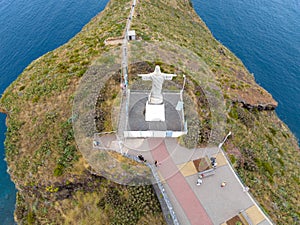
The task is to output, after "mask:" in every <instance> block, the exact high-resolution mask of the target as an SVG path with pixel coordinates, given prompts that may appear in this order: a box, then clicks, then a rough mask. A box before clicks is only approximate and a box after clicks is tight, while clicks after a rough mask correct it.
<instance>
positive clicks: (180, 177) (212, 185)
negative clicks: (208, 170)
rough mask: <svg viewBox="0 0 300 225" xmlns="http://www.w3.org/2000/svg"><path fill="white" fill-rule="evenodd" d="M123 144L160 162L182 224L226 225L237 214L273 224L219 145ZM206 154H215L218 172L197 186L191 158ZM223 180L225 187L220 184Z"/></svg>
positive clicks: (157, 140)
mask: <svg viewBox="0 0 300 225" xmlns="http://www.w3.org/2000/svg"><path fill="white" fill-rule="evenodd" d="M124 144H125V146H126V152H128V153H129V154H132V155H137V154H142V155H143V156H144V158H145V159H146V160H147V161H148V162H150V163H154V161H155V160H157V161H158V163H159V166H158V167H157V171H158V173H159V175H160V177H161V181H162V183H163V185H164V187H165V190H166V192H167V194H168V196H169V198H170V200H171V203H172V205H173V208H174V210H175V212H176V216H177V218H178V220H179V223H180V224H183V225H190V224H191V225H194V224H196V225H198V224H205V225H206V224H207V225H209V224H216V225H219V224H224V225H225V224H226V223H225V221H227V220H229V219H230V218H232V217H234V216H239V217H242V218H243V219H244V221H249V222H250V223H249V224H256V225H270V224H272V223H271V222H270V221H269V220H268V218H266V217H265V215H264V214H263V213H262V211H261V210H260V209H259V208H258V206H257V205H256V203H255V202H254V200H253V199H252V198H251V196H250V195H249V193H248V192H247V191H246V190H245V187H244V186H243V185H242V184H241V183H240V181H239V180H238V178H237V177H236V175H235V173H234V171H233V170H232V168H231V166H230V165H229V164H228V161H227V160H226V158H225V156H224V155H223V152H222V151H220V150H219V149H218V148H217V147H210V148H203V149H193V150H191V149H186V148H184V147H182V146H179V145H178V143H177V140H176V139H174V138H165V139H162V138H148V139H141V138H138V139H127V140H126V142H125V143H124ZM204 156H208V157H210V156H215V157H216V160H217V163H218V166H217V168H216V170H215V175H213V176H209V177H204V178H203V184H201V185H200V186H197V185H196V182H197V178H198V173H197V170H196V169H195V167H194V164H193V163H192V161H193V160H195V159H199V158H202V157H204ZM224 181H225V182H226V186H225V187H221V183H222V182H224Z"/></svg>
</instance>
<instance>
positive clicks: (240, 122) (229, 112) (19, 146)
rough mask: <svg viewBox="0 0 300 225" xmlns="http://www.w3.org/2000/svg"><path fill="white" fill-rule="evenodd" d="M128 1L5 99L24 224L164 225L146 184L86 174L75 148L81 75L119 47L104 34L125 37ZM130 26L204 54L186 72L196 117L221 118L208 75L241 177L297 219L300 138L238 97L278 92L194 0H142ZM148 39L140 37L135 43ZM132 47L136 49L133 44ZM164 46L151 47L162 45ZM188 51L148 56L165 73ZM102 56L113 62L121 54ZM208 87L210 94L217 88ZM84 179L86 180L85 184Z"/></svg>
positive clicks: (270, 205)
mask: <svg viewBox="0 0 300 225" xmlns="http://www.w3.org/2000/svg"><path fill="white" fill-rule="evenodd" d="M130 4H131V2H130V1H129V0H120V1H115V0H113V1H110V3H109V4H108V6H109V8H108V9H106V10H104V11H103V13H101V14H100V15H98V16H96V17H95V18H94V19H92V21H91V22H90V23H89V24H88V25H87V26H85V27H84V28H83V30H82V31H81V32H80V33H79V34H78V35H76V36H75V37H74V38H73V39H71V40H70V41H69V42H68V43H66V44H65V45H63V46H62V47H60V48H58V49H56V50H54V51H51V52H49V53H47V54H45V55H44V56H43V57H41V58H39V59H37V60H35V61H34V62H32V63H31V64H30V65H29V66H28V67H27V68H26V69H25V70H24V71H23V72H22V74H21V75H20V76H19V77H18V78H17V80H16V81H15V82H14V83H13V84H12V85H10V87H9V88H8V89H7V90H6V91H5V93H4V94H3V96H2V97H1V100H0V108H1V109H2V111H3V110H4V111H6V112H7V114H8V119H7V127H8V128H7V133H6V140H5V148H6V158H7V162H8V165H9V167H10V173H11V177H12V179H13V181H15V182H16V183H17V184H18V188H20V192H19V193H18V195H17V207H16V217H17V219H18V222H19V223H23V224H87V223H90V222H92V223H95V224H97V223H102V224H109V223H115V224H118V223H120V221H122V220H126V221H127V220H128V224H137V223H140V224H147V223H152V224H163V219H162V214H161V212H160V209H159V205H158V204H157V199H156V197H154V195H153V191H152V190H151V188H149V187H148V186H147V187H145V188H142V190H139V188H137V189H134V188H133V189H131V188H129V187H125V186H118V185H116V184H113V183H112V182H109V181H108V180H105V179H103V178H102V180H101V182H100V181H99V182H100V183H97V182H96V181H95V182H94V180H93V179H95V178H94V177H93V176H92V175H91V174H90V173H87V172H86V171H90V170H91V168H90V167H89V165H88V164H87V162H85V160H84V159H83V157H82V156H81V154H80V152H79V151H78V150H77V147H76V143H75V141H74V137H73V132H72V124H71V120H70V118H71V116H72V103H73V99H74V92H75V90H76V88H77V87H78V84H79V82H80V79H81V77H82V76H83V75H84V73H85V72H86V71H87V69H88V68H89V67H90V66H91V65H92V64H93V63H94V62H95V61H97V59H99V57H100V56H101V55H103V53H105V52H107V51H109V50H110V48H113V47H112V46H110V47H109V46H105V45H104V40H105V39H107V38H111V37H116V36H122V35H123V30H124V27H125V22H126V18H127V17H128V14H129V9H130ZM157 12H160V13H157ZM170 15H171V16H170ZM132 29H134V30H136V33H137V35H138V38H142V39H143V41H149V42H150V43H156V44H157V43H161V42H162V41H165V42H166V43H171V44H170V45H168V46H160V48H161V49H164V50H165V51H166V50H170V49H168V48H169V47H170V48H171V47H173V46H172V44H175V45H178V46H181V47H182V48H181V49H179V48H176V49H175V50H174V49H173V50H174V51H178V50H182V49H189V50H190V51H192V52H193V53H195V54H196V55H197V56H199V57H201V61H199V65H200V67H199V68H198V67H197V68H198V69H197V71H196V72H191V71H190V73H187V74H186V75H187V76H188V75H189V76H190V77H188V78H189V81H190V82H189V83H187V86H188V87H187V90H188V93H189V95H190V96H192V102H193V103H196V104H197V105H198V108H197V107H195V111H197V112H196V115H197V114H198V116H200V118H197V119H198V120H199V121H200V122H202V123H203V124H205V125H206V126H207V128H210V126H212V125H214V121H213V120H214V119H216V118H215V117H213V116H212V113H213V112H211V111H210V110H209V109H207V110H206V107H205V106H206V102H205V101H204V102H201V101H200V100H201V99H202V100H203V99H205V98H202V97H203V92H202V90H203V84H204V83H202V81H203V80H204V78H205V79H209V77H210V78H211V80H209V82H208V83H210V82H211V83H214V84H217V85H218V86H219V87H220V88H221V90H222V91H223V93H224V98H225V101H226V112H224V113H225V116H226V118H227V121H226V127H225V128H226V130H228V131H229V130H230V131H231V132H232V134H233V135H232V137H231V138H230V139H229V140H228V142H226V143H225V145H224V147H225V148H226V150H227V152H228V154H229V155H230V159H231V162H232V163H233V164H234V166H235V168H236V170H237V171H238V174H239V176H240V177H241V178H242V180H243V181H244V182H245V184H246V185H247V186H249V187H250V188H251V189H250V190H251V193H252V194H253V195H254V196H255V198H256V199H257V200H258V201H259V203H260V204H261V206H262V208H263V209H264V210H265V211H266V212H267V213H268V214H269V215H270V217H271V218H272V219H273V221H274V222H275V223H278V224H296V223H297V222H295V221H299V218H300V215H299V211H300V206H299V202H298V195H297V194H298V193H297V190H299V177H300V176H299V168H298V167H297V165H298V164H299V146H298V144H297V141H296V140H295V138H294V136H293V135H292V133H291V132H290V131H289V129H288V128H287V127H286V125H284V124H283V123H282V122H281V121H280V120H279V119H278V118H277V116H276V114H275V112H273V111H264V110H262V111H258V110H255V109H254V110H247V109H245V108H243V104H238V103H236V102H238V101H241V100H242V101H244V102H245V103H249V104H250V105H253V106H254V108H255V107H256V106H257V105H258V104H261V103H266V104H270V105H272V104H276V103H275V102H274V100H273V99H272V98H271V96H270V95H269V94H268V93H267V92H266V91H265V90H263V89H262V88H261V87H259V86H258V85H257V84H256V83H255V81H254V78H253V76H252V75H251V74H250V73H249V72H248V71H247V69H246V68H245V67H244V66H243V64H242V62H241V61H240V60H239V59H238V58H236V57H235V56H234V55H233V54H232V53H231V52H230V51H229V50H228V49H227V48H226V47H224V46H222V45H221V44H220V43H218V42H217V41H216V40H215V39H214V38H213V37H212V36H211V33H210V32H209V30H208V29H207V27H206V26H205V24H204V23H203V22H202V21H201V20H200V19H199V18H198V16H197V15H196V13H195V12H194V11H193V10H192V9H191V8H190V1H183V0H182V1H180V0H175V1H168V2H165V1H162V0H151V1H139V2H138V4H137V5H136V9H135V17H134V19H133V23H132ZM142 45H143V42H138V43H136V46H137V47H138V46H142ZM130 47H131V50H132V49H133V48H134V47H135V46H134V44H131V45H130ZM160 48H158V49H153V51H154V52H155V51H157V52H159V51H160ZM149 54H150V52H149ZM186 54H187V53H186V52H178V53H177V55H179V56H184V57H181V58H180V60H177V61H176V63H171V64H167V63H165V61H166V60H168V57H169V55H168V56H167V57H166V56H165V57H163V56H160V57H156V59H154V60H153V61H151V60H148V62H150V61H151V62H150V63H152V64H153V65H154V64H160V65H163V67H164V69H165V70H166V72H173V71H174V69H178V68H182V69H181V71H184V72H187V71H185V70H184V67H185V65H186V64H187V63H188V61H189V60H190V59H191V57H192V56H191V55H188V56H186ZM104 59H105V60H107V63H109V62H111V61H113V60H114V58H112V57H105V58H101V60H104ZM166 65H168V66H166ZM168 70H169V71H168ZM116 72H117V71H116ZM150 72H152V71H150ZM204 75H206V76H204ZM110 82H112V84H113V86H114V87H115V88H116V89H109V88H108V86H107V87H106V88H105V89H104V90H99V92H100V93H101V91H102V93H103V94H104V93H105V94H107V95H106V96H105V98H104V99H103V101H102V102H101V104H100V105H99V107H100V109H101V110H103V111H104V114H105V115H106V116H104V117H103V118H102V119H103V124H100V129H103V130H110V129H113V128H112V127H110V126H111V123H110V122H109V115H108V114H107V113H110V110H111V108H112V107H113V106H114V101H115V97H116V94H117V92H116V90H117V80H116V79H115V80H114V79H111V80H110ZM179 82H180V81H179ZM174 87H176V82H175V84H174ZM209 88H210V89H211V90H209V91H210V92H211V93H212V92H213V91H215V90H214V89H213V88H211V87H209ZM205 90H208V89H205ZM103 91H105V92H103ZM194 91H195V93H196V94H195V95H194V94H193V93H194ZM206 93H207V92H205V94H206ZM218 95H220V93H219V92H218V93H215V95H214V96H218ZM197 97H199V98H198V100H197ZM205 97H207V98H208V97H209V96H205ZM220 97H222V96H220ZM220 99H221V100H222V101H223V99H222V98H220ZM200 103H201V104H202V105H201V104H200ZM202 106H203V107H202ZM203 109H204V110H203ZM201 110H203V111H201ZM211 116H212V117H211ZM211 118H212V119H211ZM205 138H206V137H205V136H204V137H203V139H204V140H205ZM109 154H113V153H109ZM103 157H105V155H103ZM82 180H83V181H84V182H83V181H82ZM79 181H82V183H83V184H84V185H81V186H80V185H79V184H80V182H79ZM74 184H76V185H78V186H76V188H78V189H76V188H74V189H71V190H72V191H71V192H70V196H68V197H66V196H67V195H63V193H64V192H66V193H67V194H68V193H69V192H68V190H69V189H68V188H70V185H74ZM94 184H95V185H94ZM96 184H97V185H96ZM47 187H48V188H47ZM79 187H82V188H79ZM57 188H58V189H57ZM110 189H113V191H112V192H109V191H108V190H110ZM22 190H23V191H22ZM62 196H63V197H62ZM59 197H60V198H59ZM135 197H137V198H135ZM140 199H142V200H140ZM137 206H138V208H137ZM125 212H129V213H128V214H126V213H125ZM128 215H130V216H128ZM99 221H100V222H99Z"/></svg>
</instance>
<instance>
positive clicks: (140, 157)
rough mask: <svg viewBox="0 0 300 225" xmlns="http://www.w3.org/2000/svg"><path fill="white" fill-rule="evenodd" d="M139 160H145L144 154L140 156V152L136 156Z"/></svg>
mask: <svg viewBox="0 0 300 225" xmlns="http://www.w3.org/2000/svg"><path fill="white" fill-rule="evenodd" d="M137 157H138V159H139V160H141V161H142V162H147V160H145V158H144V156H142V155H141V154H140V155H138V156H137Z"/></svg>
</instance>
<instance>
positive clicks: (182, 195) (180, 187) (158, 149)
mask: <svg viewBox="0 0 300 225" xmlns="http://www.w3.org/2000/svg"><path fill="white" fill-rule="evenodd" d="M148 143H149V147H150V148H151V149H152V151H151V154H152V156H153V158H154V159H156V160H158V161H159V162H163V163H162V164H161V165H160V166H159V172H160V175H161V177H162V178H163V179H164V180H166V183H167V185H168V186H169V188H170V189H171V191H172V192H173V194H174V195H175V196H176V198H177V201H178V203H179V204H180V205H181V207H182V209H183V211H184V212H185V214H186V217H187V218H188V220H189V221H190V223H191V224H195V225H210V224H212V221H211V220H210V218H209V216H208V215H207V213H206V211H205V209H204V208H203V206H202V205H201V203H200V201H199V200H198V198H197V196H196V195H195V193H194V192H193V190H192V189H191V188H190V186H189V184H188V183H187V182H186V180H185V178H184V176H183V175H182V174H181V173H180V172H179V171H178V168H177V166H176V165H175V163H174V162H173V160H172V158H171V157H170V154H169V152H168V151H167V148H166V146H165V142H164V141H161V139H153V138H152V139H149V140H148Z"/></svg>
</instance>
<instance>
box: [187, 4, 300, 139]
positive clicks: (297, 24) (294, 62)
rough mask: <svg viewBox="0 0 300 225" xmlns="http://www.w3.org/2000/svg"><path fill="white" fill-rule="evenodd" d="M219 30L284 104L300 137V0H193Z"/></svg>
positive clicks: (283, 113) (284, 116)
mask: <svg viewBox="0 0 300 225" xmlns="http://www.w3.org/2000/svg"><path fill="white" fill-rule="evenodd" d="M192 2H193V4H194V8H195V10H196V12H197V13H198V14H199V16H200V17H201V18H202V19H203V20H204V22H205V23H206V25H207V26H208V27H209V29H210V30H211V31H212V33H213V35H214V36H215V38H216V39H217V40H219V41H220V42H221V43H222V44H224V45H225V46H227V47H228V48H229V49H230V50H231V51H233V52H234V53H235V54H236V55H237V56H238V57H239V58H240V59H241V60H242V61H243V63H244V65H245V66H246V67H247V68H248V70H249V71H250V72H251V73H253V74H254V77H255V79H256V82H257V83H258V84H260V85H261V86H262V87H264V88H265V89H266V90H267V91H269V92H270V93H271V94H272V96H273V97H274V98H275V100H276V101H277V102H278V103H279V105H278V108H277V109H276V112H277V114H278V116H279V117H280V118H281V120H283V121H284V122H285V123H286V124H287V125H288V126H289V128H290V129H291V130H292V132H293V133H294V134H295V135H296V137H297V138H298V140H299V139H300V1H299V0H288V1H287V0H226V1H225V0H193V1H192Z"/></svg>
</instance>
